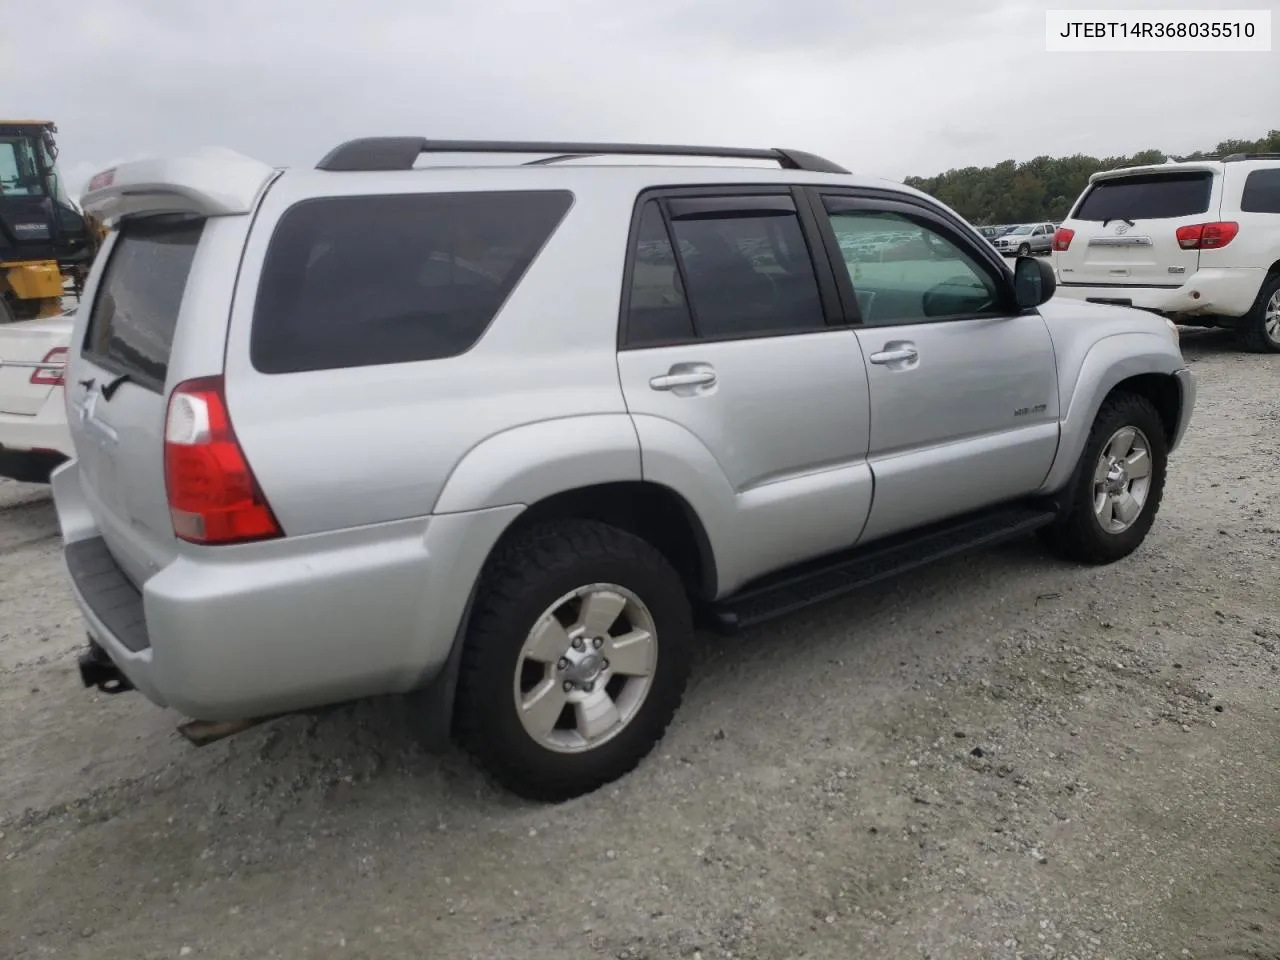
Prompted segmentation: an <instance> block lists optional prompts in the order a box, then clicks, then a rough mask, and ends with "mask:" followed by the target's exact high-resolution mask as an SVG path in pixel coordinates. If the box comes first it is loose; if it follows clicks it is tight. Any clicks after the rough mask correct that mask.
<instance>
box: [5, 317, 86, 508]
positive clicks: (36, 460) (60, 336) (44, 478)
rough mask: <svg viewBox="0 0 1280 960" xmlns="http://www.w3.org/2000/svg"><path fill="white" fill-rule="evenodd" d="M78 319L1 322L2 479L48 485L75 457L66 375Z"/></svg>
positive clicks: (49, 318) (55, 318) (46, 318)
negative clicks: (52, 475)
mask: <svg viewBox="0 0 1280 960" xmlns="http://www.w3.org/2000/svg"><path fill="white" fill-rule="evenodd" d="M74 320H75V318H74V317H73V316H72V315H71V314H63V315H62V316H57V317H45V318H43V319H39V320H24V321H22V322H19V323H6V324H3V325H0V477H8V478H10V479H12V480H21V481H23V482H25V483H47V482H48V481H49V473H50V471H52V470H53V468H54V467H56V466H58V464H60V463H62V462H63V461H64V460H66V459H67V458H68V457H70V456H72V452H73V451H72V446H71V434H70V432H69V431H68V430H67V414H66V407H65V395H64V390H63V381H62V377H63V367H64V365H65V363H66V356H67V346H68V344H69V343H70V340H71V327H72V324H73V322H74Z"/></svg>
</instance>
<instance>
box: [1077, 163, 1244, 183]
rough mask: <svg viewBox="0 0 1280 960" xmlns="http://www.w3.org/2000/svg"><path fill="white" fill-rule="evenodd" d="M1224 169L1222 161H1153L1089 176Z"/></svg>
mask: <svg viewBox="0 0 1280 960" xmlns="http://www.w3.org/2000/svg"><path fill="white" fill-rule="evenodd" d="M1221 169H1222V162H1221V161H1219V162H1217V163H1214V162H1213V161H1203V162H1196V161H1192V162H1189V163H1152V164H1148V165H1146V166H1143V167H1117V168H1116V169H1115V170H1099V171H1098V172H1097V173H1095V174H1092V175H1091V176H1090V177H1089V182H1090V183H1097V182H1098V181H1099V180H1112V179H1114V178H1116V177H1141V176H1145V175H1146V174H1149V173H1215V172H1216V171H1218V170H1221Z"/></svg>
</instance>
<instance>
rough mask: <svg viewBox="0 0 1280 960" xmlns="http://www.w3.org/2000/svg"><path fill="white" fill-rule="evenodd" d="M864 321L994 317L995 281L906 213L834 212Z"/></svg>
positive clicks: (997, 293)
mask: <svg viewBox="0 0 1280 960" xmlns="http://www.w3.org/2000/svg"><path fill="white" fill-rule="evenodd" d="M830 217H831V229H832V230H833V231H834V232H835V235H836V242H837V243H838V244H839V245H840V252H841V253H842V254H843V255H844V262H845V266H846V267H848V270H849V278H850V280H851V281H852V282H853V289H854V294H855V295H856V296H857V299H858V310H859V313H860V314H861V316H862V322H863V323H870V324H894V323H917V322H919V321H922V320H936V319H941V318H944V317H963V316H972V315H974V314H981V313H990V312H993V311H995V310H997V309H998V308H999V306H1000V288H999V286H998V285H997V283H996V281H995V279H994V278H993V277H992V276H991V274H990V273H988V272H987V271H986V270H984V269H983V268H982V267H980V266H979V265H978V264H977V263H976V262H975V261H974V260H973V259H972V258H971V257H970V256H969V254H967V253H966V252H965V251H963V250H962V249H960V248H959V247H957V246H956V245H955V244H954V243H952V242H951V241H950V240H948V239H947V238H946V237H944V236H943V235H942V234H940V233H936V232H935V231H933V230H932V229H930V228H929V227H927V226H924V225H923V224H921V223H919V222H917V221H915V220H912V219H909V218H908V217H905V216H903V215H901V214H897V213H889V212H882V211H873V210H851V211H840V212H835V213H831V214H830Z"/></svg>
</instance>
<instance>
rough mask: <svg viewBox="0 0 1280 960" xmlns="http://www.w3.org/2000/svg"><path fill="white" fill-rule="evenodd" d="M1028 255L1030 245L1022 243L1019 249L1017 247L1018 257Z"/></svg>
mask: <svg viewBox="0 0 1280 960" xmlns="http://www.w3.org/2000/svg"><path fill="white" fill-rule="evenodd" d="M1030 253H1031V244H1029V243H1024V244H1022V245H1021V246H1020V247H1018V256H1020V257H1025V256H1027V255H1028V254H1030Z"/></svg>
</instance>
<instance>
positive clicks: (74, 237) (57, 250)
mask: <svg viewBox="0 0 1280 960" xmlns="http://www.w3.org/2000/svg"><path fill="white" fill-rule="evenodd" d="M56 131H57V128H56V127H55V126H54V125H53V124H52V123H49V122H47V121H38V120H30V121H27V120H24V121H3V120H0V294H3V296H4V301H5V306H6V307H7V312H8V313H9V314H12V315H13V317H14V319H26V318H27V316H28V315H30V316H36V315H39V311H40V310H41V309H43V308H44V306H45V304H44V302H43V301H47V300H48V299H49V291H48V289H46V288H47V287H48V286H49V285H50V284H51V282H53V281H50V280H49V277H51V276H53V275H54V274H56V275H57V280H56V283H57V284H58V286H59V296H60V290H61V276H62V274H64V273H66V274H71V275H73V276H75V275H77V274H80V273H82V272H83V270H84V269H85V268H87V266H88V264H89V261H90V260H92V257H93V242H92V237H91V235H90V230H89V227H88V225H87V223H86V221H85V217H84V215H83V214H82V213H81V212H80V211H79V210H78V209H77V208H76V205H75V204H74V203H73V202H72V201H71V199H70V197H69V196H68V195H67V192H66V188H65V186H64V184H63V182H62V178H61V176H60V174H59V172H58V169H57V166H56V160H57V146H56V144H55V142H54V137H53V135H54V133H55V132H56ZM2 316H3V315H2V314H0V317H2Z"/></svg>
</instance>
